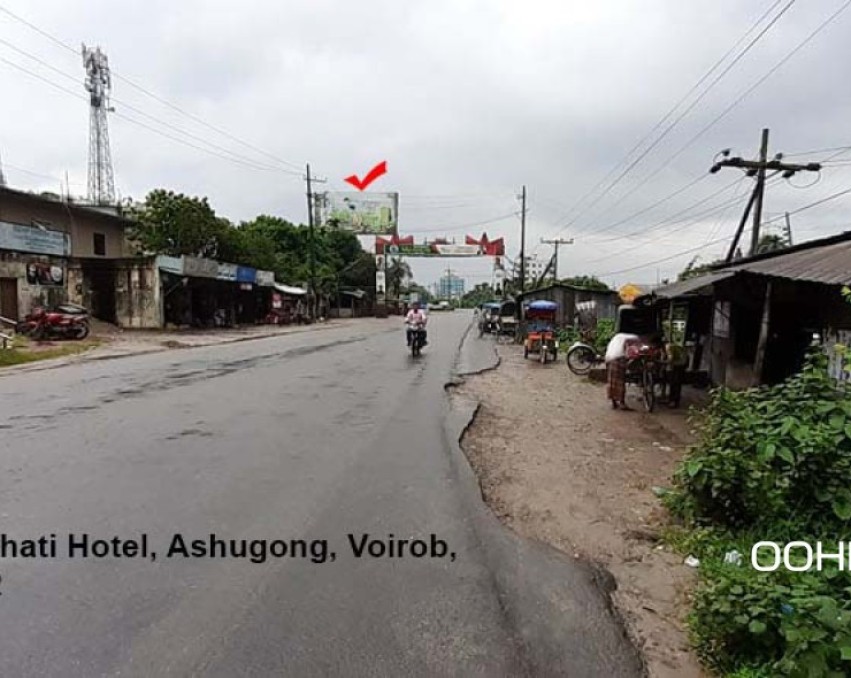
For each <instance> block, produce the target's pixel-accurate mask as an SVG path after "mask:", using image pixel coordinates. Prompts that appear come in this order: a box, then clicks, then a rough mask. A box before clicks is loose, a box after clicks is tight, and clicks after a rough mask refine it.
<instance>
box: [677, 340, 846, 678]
mask: <svg viewBox="0 0 851 678" xmlns="http://www.w3.org/2000/svg"><path fill="white" fill-rule="evenodd" d="M849 479H851V390H849V388H848V387H847V385H845V384H837V382H836V381H834V380H833V379H832V378H831V377H830V376H829V375H828V373H827V358H826V356H824V355H822V354H820V353H818V354H813V355H811V356H810V358H809V360H808V363H807V365H806V366H805V368H804V370H803V371H802V372H801V373H800V374H798V375H796V376H794V377H792V378H790V379H788V380H787V381H786V382H784V383H782V384H779V385H777V386H772V387H762V388H758V389H750V390H747V391H743V392H734V391H729V390H725V389H718V390H716V391H714V392H713V394H712V398H711V402H710V405H709V407H708V408H707V410H706V411H705V412H704V413H703V414H702V416H701V418H700V420H699V422H698V440H697V442H696V443H695V444H694V445H693V446H692V447H691V448H690V449H689V451H688V452H687V454H686V456H685V458H684V460H683V462H682V464H681V466H680V467H679V469H678V471H677V472H676V474H675V479H674V487H673V489H672V490H671V491H669V492H667V493H666V494H665V496H664V500H665V503H666V505H667V506H668V508H669V509H670V511H671V513H672V514H673V515H674V516H675V517H676V518H677V519H678V520H679V521H680V523H681V526H680V527H679V528H676V529H675V530H674V531H673V532H672V534H671V536H670V539H671V541H672V542H673V543H674V545H675V546H676V548H678V549H679V550H680V551H681V552H682V553H683V554H684V555H689V556H693V557H696V558H698V559H699V561H700V562H699V570H698V571H699V585H698V588H697V590H696V592H695V595H694V598H693V608H692V612H691V616H690V620H689V624H690V630H691V634H692V637H693V642H694V644H695V647H696V649H697V652H698V654H699V656H700V658H701V660H702V661H703V662H704V663H705V664H706V666H707V667H709V668H710V669H712V670H713V671H715V672H717V673H718V674H720V675H724V676H733V677H735V678H745V677H750V678H757V677H762V676H792V677H805V676H806V677H808V678H818V677H827V676H830V677H833V676H848V675H851V575H850V574H849V572H848V569H849V567H848V554H847V546H848V544H847V542H848V540H849V538H851V482H849ZM759 541H774V542H777V543H778V544H780V546H781V548H782V547H783V546H784V545H785V544H787V543H789V542H791V541H804V542H807V543H809V544H811V545H812V546H813V549H814V550H815V544H816V543H817V542H821V543H822V545H823V549H824V552H825V553H833V554H835V553H838V552H839V548H840V547H839V542H845V547H846V553H845V562H844V563H843V564H842V567H841V568H840V567H839V564H838V563H837V561H836V560H825V561H824V566H825V568H824V570H823V571H816V570H815V567H813V569H812V570H810V571H806V572H791V571H787V570H786V569H784V568H783V566H782V565H781V567H780V568H779V569H777V570H776V571H774V572H760V571H758V570H756V569H755V568H754V567H753V565H752V563H751V550H752V546H753V545H754V544H755V543H757V542H759ZM759 554H760V560H759V564H760V565H762V566H765V565H770V564H772V563H774V560H775V557H774V554H773V553H772V552H771V551H770V550H769V549H765V548H762V549H760V551H759ZM790 560H792V561H793V562H794V563H795V564H796V565H798V566H800V567H803V566H804V565H806V560H807V558H806V551H805V550H802V549H800V548H796V549H794V550H792V551H791V557H790Z"/></svg>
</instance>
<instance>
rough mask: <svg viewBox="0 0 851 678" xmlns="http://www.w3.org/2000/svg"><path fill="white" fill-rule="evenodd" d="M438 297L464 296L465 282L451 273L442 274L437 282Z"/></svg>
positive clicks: (458, 297) (457, 297) (452, 297)
mask: <svg viewBox="0 0 851 678" xmlns="http://www.w3.org/2000/svg"><path fill="white" fill-rule="evenodd" d="M437 285H438V297H440V298H441V299H460V298H461V297H463V296H464V290H465V288H466V282H465V280H464V278H459V277H458V276H457V275H454V274H453V273H447V274H446V275H444V276H442V277H441V278H440V280H439V281H438V283H437Z"/></svg>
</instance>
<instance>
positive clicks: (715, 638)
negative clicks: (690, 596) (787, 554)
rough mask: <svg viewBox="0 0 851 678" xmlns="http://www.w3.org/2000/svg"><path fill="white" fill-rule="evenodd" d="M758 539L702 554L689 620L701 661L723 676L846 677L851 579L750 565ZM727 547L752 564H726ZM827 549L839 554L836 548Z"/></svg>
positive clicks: (836, 572)
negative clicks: (741, 672) (753, 670)
mask: <svg viewBox="0 0 851 678" xmlns="http://www.w3.org/2000/svg"><path fill="white" fill-rule="evenodd" d="M755 541H756V539H753V540H750V541H749V542H748V541H747V540H744V541H743V540H738V541H727V542H724V541H723V540H722V541H719V542H717V543H716V545H715V546H716V548H715V549H714V553H713V550H707V551H706V552H705V553H702V554H701V556H702V557H701V570H702V572H701V584H700V586H699V587H698V590H697V592H696V594H695V599H694V608H693V611H692V614H691V618H690V627H691V632H692V638H693V641H694V644H695V647H696V649H697V652H698V655H699V656H700V658H701V660H702V661H703V662H704V663H705V664H706V665H707V666H709V667H710V668H712V669H714V670H715V671H718V672H722V673H726V672H731V671H735V670H737V669H739V668H742V667H765V668H764V669H761V670H763V671H766V670H767V671H768V673H766V674H765V675H772V676H777V675H783V676H792V677H795V678H797V677H798V676H801V677H805V676H806V677H809V676H813V677H823V676H833V675H838V676H844V675H848V674H849V672H851V661H849V659H851V598H849V595H848V593H849V591H851V574H849V573H848V572H844V571H839V570H838V569H836V568H834V569H829V570H825V571H822V572H816V571H813V572H789V571H786V570H782V569H781V570H778V571H776V572H759V571H757V570H754V569H752V567H751V566H750V562H749V558H750V547H751V545H752V544H753V543H754V542H755ZM728 547H729V548H737V550H739V551H740V552H741V553H744V554H745V556H744V557H745V559H746V561H747V562H744V563H742V564H741V565H739V566H735V565H731V564H728V563H724V562H723V555H722V554H721V551H726V550H727V549H728ZM825 548H826V550H827V549H832V552H834V553H835V552H836V550H837V549H836V543H835V542H834V543H831V544H825ZM798 562H799V563H800V564H803V562H802V561H801V560H799V561H798ZM745 675H747V674H745ZM756 675H759V674H756Z"/></svg>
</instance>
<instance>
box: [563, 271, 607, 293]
mask: <svg viewBox="0 0 851 678" xmlns="http://www.w3.org/2000/svg"><path fill="white" fill-rule="evenodd" d="M561 282H562V283H564V284H565V285H573V286H574V287H582V288H583V289H586V290H600V291H603V292H606V291H608V290H609V289H611V288H610V287H609V286H608V285H607V284H606V283H604V282H603V281H602V280H600V279H599V278H598V277H597V276H596V275H575V276H573V277H572V278H563V279H562V281H561Z"/></svg>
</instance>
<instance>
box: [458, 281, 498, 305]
mask: <svg viewBox="0 0 851 678" xmlns="http://www.w3.org/2000/svg"><path fill="white" fill-rule="evenodd" d="M499 296H500V295H499V294H498V293H497V292H496V290H494V288H493V287H491V285H490V283H479V284H478V285H476V286H475V287H473V289H471V290H470V291H468V292H466V293H465V294H464V296H463V297H461V304H460V305H461V307H462V308H474V307H475V306H478V305H479V304H483V303H485V302H486V301H493V300H494V299H497V298H499Z"/></svg>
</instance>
